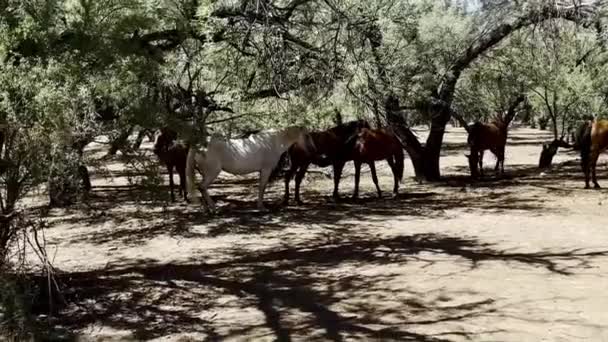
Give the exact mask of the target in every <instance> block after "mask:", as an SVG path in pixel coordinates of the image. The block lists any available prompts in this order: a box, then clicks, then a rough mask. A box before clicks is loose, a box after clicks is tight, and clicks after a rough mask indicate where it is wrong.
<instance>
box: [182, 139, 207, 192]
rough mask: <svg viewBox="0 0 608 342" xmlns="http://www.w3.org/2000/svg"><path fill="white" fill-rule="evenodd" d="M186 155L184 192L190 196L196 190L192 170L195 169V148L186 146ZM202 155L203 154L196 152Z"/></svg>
mask: <svg viewBox="0 0 608 342" xmlns="http://www.w3.org/2000/svg"><path fill="white" fill-rule="evenodd" d="M188 147H189V148H188V155H187V156H186V191H187V192H188V194H189V195H190V196H192V194H194V192H195V190H196V186H195V183H196V180H195V179H194V168H195V167H196V153H197V151H196V148H195V147H194V146H192V145H190V146H188ZM198 153H204V152H198Z"/></svg>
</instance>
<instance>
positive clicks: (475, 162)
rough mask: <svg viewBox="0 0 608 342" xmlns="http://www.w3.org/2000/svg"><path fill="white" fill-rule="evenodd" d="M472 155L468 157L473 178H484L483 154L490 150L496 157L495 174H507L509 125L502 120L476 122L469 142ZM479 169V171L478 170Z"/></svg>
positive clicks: (472, 126) (470, 133) (472, 127)
mask: <svg viewBox="0 0 608 342" xmlns="http://www.w3.org/2000/svg"><path fill="white" fill-rule="evenodd" d="M467 143H468V144H469V147H470V149H471V154H470V155H466V156H467V158H468V159H469V168H470V170H471V177H473V178H477V177H478V176H479V175H481V176H482V177H483V152H484V151H485V150H490V151H491V152H492V153H493V154H494V155H495V156H496V167H494V172H498V168H499V166H500V175H501V176H502V175H503V174H504V172H505V145H506V144H507V125H506V124H504V123H503V122H502V121H500V120H495V121H493V122H491V123H481V122H475V123H474V124H473V125H471V127H470V129H469V138H468V140H467ZM478 167H479V169H478Z"/></svg>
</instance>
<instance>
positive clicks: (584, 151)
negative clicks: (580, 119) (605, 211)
mask: <svg viewBox="0 0 608 342" xmlns="http://www.w3.org/2000/svg"><path fill="white" fill-rule="evenodd" d="M578 134H579V139H577V142H578V147H580V151H581V167H582V169H583V173H584V174H585V189H589V188H590V186H589V178H590V177H589V176H590V174H591V177H592V180H593V187H594V188H595V189H599V188H600V185H599V183H598V182H597V176H596V174H595V169H596V167H597V160H598V158H599V156H600V153H602V152H603V151H605V150H606V148H608V120H595V121H588V122H586V123H585V124H584V125H583V126H582V127H581V129H580V130H579V131H578Z"/></svg>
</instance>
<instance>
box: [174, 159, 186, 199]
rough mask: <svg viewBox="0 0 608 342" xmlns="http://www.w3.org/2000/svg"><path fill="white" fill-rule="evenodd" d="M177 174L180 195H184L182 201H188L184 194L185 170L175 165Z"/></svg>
mask: <svg viewBox="0 0 608 342" xmlns="http://www.w3.org/2000/svg"><path fill="white" fill-rule="evenodd" d="M176 169H177V174H178V175H179V190H180V192H181V195H182V196H183V197H184V202H186V201H188V197H187V194H186V170H185V169H184V168H183V167H176Z"/></svg>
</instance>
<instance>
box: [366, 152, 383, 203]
mask: <svg viewBox="0 0 608 342" xmlns="http://www.w3.org/2000/svg"><path fill="white" fill-rule="evenodd" d="M367 165H369V170H370V171H371V172H372V180H373V181H374V184H375V185H376V191H378V198H382V190H380V186H379V185H378V177H377V176H376V163H374V162H373V161H372V162H371V163H369V164H367Z"/></svg>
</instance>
